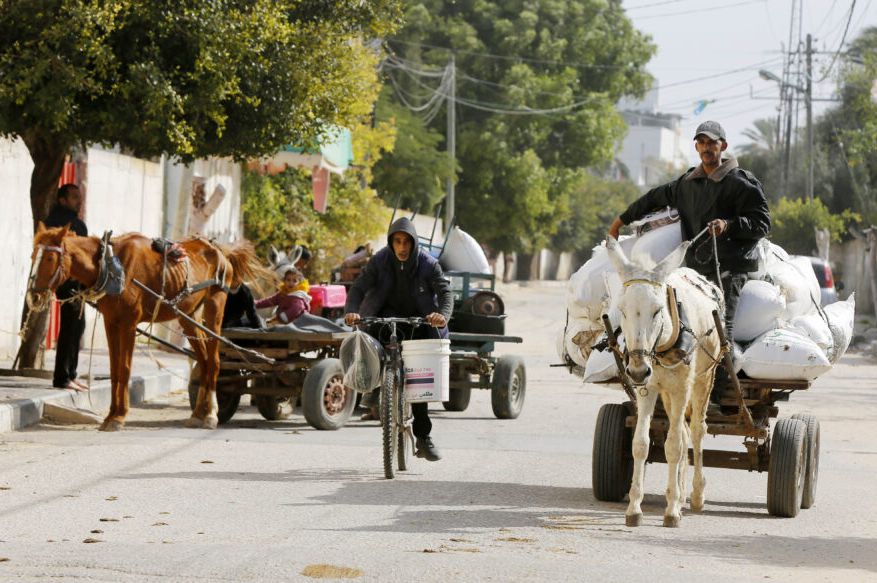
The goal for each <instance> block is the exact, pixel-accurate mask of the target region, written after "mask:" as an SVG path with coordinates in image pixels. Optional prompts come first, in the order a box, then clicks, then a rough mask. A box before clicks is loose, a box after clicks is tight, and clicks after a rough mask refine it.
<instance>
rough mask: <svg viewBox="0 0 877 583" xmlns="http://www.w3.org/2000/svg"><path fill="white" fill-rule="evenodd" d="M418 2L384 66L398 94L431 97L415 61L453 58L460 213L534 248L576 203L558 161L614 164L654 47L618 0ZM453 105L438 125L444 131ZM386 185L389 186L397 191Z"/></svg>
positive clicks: (484, 231)
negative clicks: (629, 100)
mask: <svg viewBox="0 0 877 583" xmlns="http://www.w3.org/2000/svg"><path fill="white" fill-rule="evenodd" d="M407 6H408V9H407V12H406V21H405V26H404V27H403V28H402V29H400V31H399V33H398V34H397V35H395V36H393V37H391V38H390V39H389V41H388V44H389V46H390V47H391V48H392V49H394V51H395V53H396V56H397V62H395V63H393V62H391V63H389V64H388V65H387V66H386V67H385V71H386V74H387V76H389V77H391V81H392V85H393V87H394V91H395V96H394V99H396V100H398V101H400V102H401V101H402V99H403V98H404V99H405V100H406V101H408V102H409V103H411V104H412V105H417V104H421V105H423V104H425V103H428V101H427V100H428V99H430V96H431V95H433V94H434V92H432V91H430V89H429V87H430V84H429V82H428V81H429V78H427V79H426V80H424V79H423V78H421V77H419V76H418V75H417V74H416V73H413V72H412V70H414V71H417V70H424V69H428V70H433V71H436V70H441V69H442V68H443V67H445V66H446V64H447V63H448V61H449V59H450V57H451V55H454V57H455V60H456V79H457V84H456V92H457V101H456V104H455V108H456V112H457V122H458V125H457V156H458V161H459V165H460V173H459V179H458V183H457V189H456V192H457V196H456V213H457V217H458V222H459V223H460V225H461V226H462V227H463V228H464V229H466V230H467V231H469V232H471V233H472V234H473V235H474V236H475V237H476V238H478V239H479V240H480V241H481V242H482V243H485V244H487V245H488V246H490V247H491V248H492V249H494V250H496V251H507V252H508V251H523V252H532V251H533V250H535V249H537V248H538V246H540V245H544V244H545V243H546V242H548V240H549V238H550V237H551V236H552V234H553V233H554V232H555V231H556V229H557V225H558V223H559V222H560V221H562V220H564V218H565V217H564V216H563V213H564V212H567V210H568V209H569V206H568V205H567V203H566V201H568V200H569V196H568V194H569V193H567V192H565V191H564V188H565V185H566V184H568V181H566V180H565V179H564V173H563V172H560V171H559V170H561V169H577V168H585V167H588V166H592V165H599V164H602V163H605V162H609V161H611V159H612V156H613V153H614V149H615V145H616V144H617V142H618V140H619V139H620V138H621V136H622V135H623V133H624V130H625V125H624V122H623V120H622V118H621V116H620V115H619V113H618V112H617V111H616V108H615V105H614V104H615V103H616V102H617V100H618V99H619V98H620V97H621V96H623V95H640V94H642V93H643V92H644V91H645V89H646V88H647V87H648V85H649V83H650V82H651V77H650V76H649V75H648V73H647V72H646V71H645V65H646V63H647V62H648V60H649V58H650V57H651V56H652V54H653V52H654V46H653V45H652V44H651V42H650V40H649V38H648V37H646V36H644V35H643V34H641V33H639V32H638V31H636V30H635V29H634V28H633V26H632V25H631V23H630V21H629V19H628V18H627V16H626V14H625V13H624V10H623V9H622V7H621V3H620V2H618V1H617V0H609V1H607V0H575V1H573V0H551V1H545V2H529V1H524V0H512V1H498V0H493V1H491V0H457V1H442V0H428V1H423V0H421V1H416V0H409V2H408V3H407ZM431 82H432V85H431V86H432V87H436V86H437V84H438V83H439V81H436V80H435V79H432V80H431ZM441 91H445V89H442V90H441ZM446 107H447V104H446V105H445V110H443V111H442V112H440V113H439V114H438V115H436V116H435V118H434V119H433V120H432V121H431V122H430V124H429V127H431V128H433V129H435V130H436V131H437V132H439V133H441V134H442V135H444V133H445V127H446V118H445V115H444V111H446ZM420 123H424V122H423V121H422V120H421V121H420ZM405 155H406V154H405V152H402V151H401V150H399V149H397V150H396V152H395V153H394V156H396V157H401V156H405ZM419 167H420V170H419V173H422V174H430V175H433V176H434V175H435V170H434V169H433V168H430V167H428V166H425V165H423V164H421V165H420V166H419ZM382 178H384V177H382ZM386 183H387V182H386V180H385V179H384V180H382V182H379V183H378V187H379V189H380V190H381V191H382V193H384V196H385V197H388V199H392V198H393V196H394V194H393V193H392V191H391V190H390V189H389V188H384V184H386Z"/></svg>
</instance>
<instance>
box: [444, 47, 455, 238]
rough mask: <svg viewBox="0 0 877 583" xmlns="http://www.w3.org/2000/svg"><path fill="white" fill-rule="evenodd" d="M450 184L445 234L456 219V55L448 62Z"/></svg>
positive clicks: (448, 187) (446, 207)
mask: <svg viewBox="0 0 877 583" xmlns="http://www.w3.org/2000/svg"><path fill="white" fill-rule="evenodd" d="M448 75H449V76H450V79H449V82H448V96H447V107H448V135H447V140H448V164H449V165H450V170H449V174H448V184H447V189H446V196H445V234H447V233H448V232H449V231H450V229H451V221H452V220H453V219H454V175H455V174H456V168H457V65H456V60H455V58H454V54H453V53H451V59H450V61H449V62H448Z"/></svg>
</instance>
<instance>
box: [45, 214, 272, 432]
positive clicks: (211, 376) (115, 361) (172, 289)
mask: <svg viewBox="0 0 877 583" xmlns="http://www.w3.org/2000/svg"><path fill="white" fill-rule="evenodd" d="M111 246H112V250H113V253H114V254H115V255H116V256H117V257H118V258H119V260H120V261H121V263H122V266H123V267H124V269H125V286H124V290H123V291H122V293H121V294H119V295H112V296H111V295H104V296H102V297H100V299H98V300H97V309H98V310H99V311H100V313H101V314H102V315H103V317H104V328H105V329H106V333H107V344H108V345H109V352H110V377H111V379H112V401H111V405H110V412H109V414H108V415H107V417H106V419H104V422H103V424H102V425H101V427H100V429H101V431H117V430H119V429H121V428H122V427H123V426H124V424H125V416H126V415H127V414H128V408H129V402H128V381H129V379H130V377H131V357H132V355H133V352H134V336H135V329H136V327H137V324H139V323H140V322H151V321H156V322H164V321H167V320H172V319H174V318H177V314H176V313H175V312H174V311H173V310H172V309H171V308H170V307H168V306H167V305H164V304H161V305H156V304H157V302H158V300H156V298H155V297H154V296H153V295H151V294H149V293H148V292H146V291H144V290H143V289H141V288H140V287H138V286H137V285H135V284H134V283H133V281H132V280H134V279H136V280H137V281H139V282H140V283H142V284H143V285H145V286H146V287H148V288H149V289H151V290H154V291H155V292H156V293H162V294H163V295H164V296H165V297H166V298H168V299H171V300H174V299H176V300H178V301H177V303H176V308H177V309H178V310H179V311H180V312H182V313H184V314H186V315H188V316H190V317H193V315H194V314H195V312H197V311H198V310H199V309H201V322H202V324H203V325H204V326H205V327H206V328H208V329H210V330H211V331H213V332H214V333H216V334H218V333H219V331H220V328H221V326H222V314H223V310H224V309H225V300H226V295H227V294H226V290H227V289H228V288H229V287H236V286H238V285H240V283H241V282H242V281H243V280H245V279H253V278H255V277H259V276H263V275H264V272H266V270H265V269H264V268H263V267H262V266H261V265H260V264H259V261H258V259H257V257H256V255H255V253H254V252H253V249H252V246H251V245H250V244H249V243H244V244H239V245H236V246H234V247H225V246H220V245H217V244H216V243H212V242H210V241H207V240H205V239H201V238H193V239H188V240H186V241H183V242H181V243H180V246H181V247H182V248H183V249H184V250H185V252H186V255H187V256H188V259H186V260H183V261H181V262H179V263H172V262H171V261H167V262H165V260H164V257H163V255H162V254H161V253H158V252H156V251H155V250H153V248H152V240H151V239H150V238H148V237H145V236H143V235H141V234H139V233H126V234H124V235H121V236H119V237H113V238H112V239H111ZM101 256H102V245H101V239H100V238H98V237H78V236H76V235H75V234H74V233H73V232H72V231H69V225H68V227H59V228H54V229H46V228H45V227H44V225H43V224H42V223H40V224H39V226H38V229H37V233H36V235H35V236H34V252H33V257H32V262H33V265H32V271H31V274H32V281H31V287H30V289H29V291H28V293H29V294H31V295H30V298H31V299H30V301H31V303H32V304H33V305H35V306H37V309H38V307H39V306H45V305H47V304H48V299H49V297H50V294H51V293H52V292H53V291H54V290H55V289H57V287H58V286H59V285H61V284H62V283H64V282H65V281H67V280H68V279H73V280H76V281H78V282H79V283H81V284H82V285H84V286H85V287H86V288H88V289H93V288H94V286H95V285H96V283H97V280H98V277H99V275H100V274H101ZM211 280H213V281H215V282H216V283H215V284H214V285H210V286H208V287H203V288H201V289H195V290H194V291H191V292H189V293H187V290H190V289H191V288H198V285H197V284H199V283H201V282H208V281H211ZM177 319H178V320H179V322H180V325H181V326H182V328H183V331H184V332H185V333H186V335H187V336H188V337H189V342H190V344H191V346H192V349H193V351H194V352H195V355H196V357H197V360H198V364H199V365H200V367H201V371H202V374H201V387H200V389H199V391H198V399H197V403H196V405H195V409H194V411H193V412H192V416H191V417H190V418H189V419H188V420H187V421H186V425H187V426H188V427H204V428H208V429H215V428H216V426H217V424H218V418H217V411H218V405H217V401H216V377H217V374H218V372H219V346H218V341H217V340H216V339H215V338H212V337H209V336H208V335H207V334H205V333H204V332H203V331H202V330H199V329H198V328H197V327H196V326H194V325H193V324H192V323H191V322H189V321H187V320H185V319H184V318H182V317H180V318H177ZM196 319H197V318H196Z"/></svg>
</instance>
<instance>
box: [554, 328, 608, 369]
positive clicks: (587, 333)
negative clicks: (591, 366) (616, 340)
mask: <svg viewBox="0 0 877 583" xmlns="http://www.w3.org/2000/svg"><path fill="white" fill-rule="evenodd" d="M603 332H604V329H603V328H602V327H601V328H596V327H595V324H594V323H593V322H590V321H587V320H584V321H583V320H575V319H573V318H570V320H569V323H568V324H567V325H566V329H565V330H564V329H563V328H561V329H560V332H559V334H558V338H557V340H556V348H557V354H558V356H560V358H561V360H563V361H564V362H566V357H567V356H569V357H570V358H571V359H572V361H573V362H574V363H576V364H577V365H578V366H580V367H582V368H584V367H585V365H586V364H587V362H588V355H589V354H590V353H591V346H593V345H594V343H596V342H597V340H598V339H599V338H600V336H601V335H602V334H603Z"/></svg>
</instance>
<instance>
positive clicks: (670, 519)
mask: <svg viewBox="0 0 877 583" xmlns="http://www.w3.org/2000/svg"><path fill="white" fill-rule="evenodd" d="M664 526H666V527H667V528H679V517H678V516H665V517H664Z"/></svg>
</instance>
